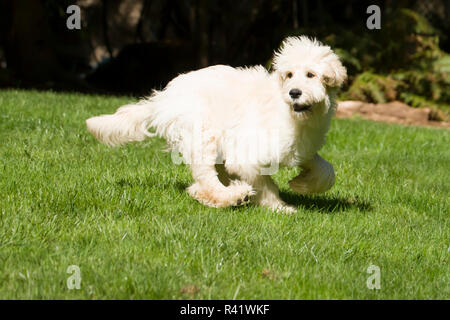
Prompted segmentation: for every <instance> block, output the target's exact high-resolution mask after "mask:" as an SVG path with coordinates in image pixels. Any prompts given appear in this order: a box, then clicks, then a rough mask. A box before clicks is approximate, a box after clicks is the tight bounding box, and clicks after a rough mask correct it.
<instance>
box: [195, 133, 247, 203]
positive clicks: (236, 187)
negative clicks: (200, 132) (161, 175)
mask: <svg viewBox="0 0 450 320" xmlns="http://www.w3.org/2000/svg"><path fill="white" fill-rule="evenodd" d="M201 151H202V159H201V160H200V161H199V159H197V161H195V159H194V163H193V164H191V170H192V176H193V178H194V180H195V182H194V184H192V185H191V186H190V187H188V188H187V192H188V193H189V195H190V196H191V197H193V198H194V199H196V200H197V201H198V202H200V203H202V204H204V205H207V206H210V207H215V208H225V207H229V206H240V205H244V204H246V203H248V202H249V201H250V197H251V196H252V195H253V194H254V191H253V188H252V186H251V185H249V184H247V183H245V182H241V181H238V180H230V178H229V176H228V175H227V174H226V172H225V171H224V168H223V166H222V168H221V167H219V168H218V169H219V173H220V174H221V175H220V179H221V180H223V182H224V183H222V182H221V180H219V173H218V172H217V170H216V166H215V165H216V164H215V162H216V156H217V152H216V147H215V143H214V139H212V138H211V139H209V140H207V141H206V142H205V141H204V143H203V144H202V149H201ZM196 162H200V163H196ZM219 166H220V165H219ZM221 170H223V171H221ZM224 184H225V185H224Z"/></svg>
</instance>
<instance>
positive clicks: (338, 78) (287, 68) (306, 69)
mask: <svg viewBox="0 0 450 320" xmlns="http://www.w3.org/2000/svg"><path fill="white" fill-rule="evenodd" d="M273 69H274V72H275V76H276V77H277V79H278V80H279V83H280V86H281V90H282V95H283V99H284V101H285V102H286V103H287V104H288V105H289V106H290V107H291V108H292V112H293V114H294V115H295V116H296V117H299V118H307V117H308V116H309V115H310V114H313V113H315V112H325V113H326V112H328V109H329V107H330V103H331V102H330V97H329V94H330V92H331V91H332V90H333V88H337V87H339V86H341V85H342V84H343V82H344V81H345V80H346V78H347V70H346V69H345V67H344V66H343V65H342V63H341V62H340V60H339V58H338V56H337V55H336V54H335V53H334V52H333V51H332V50H331V48H330V47H328V46H325V45H323V44H321V43H320V42H318V41H317V40H312V39H309V38H308V37H305V36H301V37H289V38H287V39H285V40H284V41H283V43H282V45H281V48H280V49H279V51H277V52H275V56H274V59H273ZM320 110H321V111H320Z"/></svg>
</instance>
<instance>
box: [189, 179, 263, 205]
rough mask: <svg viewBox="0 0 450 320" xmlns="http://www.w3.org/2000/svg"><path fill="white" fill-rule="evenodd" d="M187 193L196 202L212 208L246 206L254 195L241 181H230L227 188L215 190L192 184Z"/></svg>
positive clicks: (248, 186)
mask: <svg viewBox="0 0 450 320" xmlns="http://www.w3.org/2000/svg"><path fill="white" fill-rule="evenodd" d="M187 192H188V193H189V195H190V196H191V197H192V198H194V199H195V200H197V201H198V202H200V203H202V204H204V205H207V206H210V207H214V208H226V207H236V206H243V205H246V204H248V203H249V202H250V201H251V197H252V196H253V195H254V194H255V191H253V188H252V186H250V185H249V184H247V183H245V182H241V181H232V182H231V183H230V185H229V186H228V187H223V186H222V187H220V188H218V189H217V190H215V189H211V188H205V187H203V186H201V185H200V184H199V183H194V184H193V185H192V186H190V187H189V188H188V189H187Z"/></svg>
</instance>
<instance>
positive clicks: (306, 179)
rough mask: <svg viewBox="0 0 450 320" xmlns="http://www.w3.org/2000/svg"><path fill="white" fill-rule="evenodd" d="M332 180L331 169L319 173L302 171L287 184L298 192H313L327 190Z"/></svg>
mask: <svg viewBox="0 0 450 320" xmlns="http://www.w3.org/2000/svg"><path fill="white" fill-rule="evenodd" d="M334 182H335V177H334V172H333V171H328V172H323V173H322V174H321V175H313V174H311V173H306V174H303V173H302V174H300V175H299V176H297V177H295V178H294V179H292V180H291V181H289V186H290V187H291V189H292V190H294V191H296V192H297V193H300V194H314V193H322V192H325V191H328V190H329V189H330V188H331V187H332V186H333V185H334Z"/></svg>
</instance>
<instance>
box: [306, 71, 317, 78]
mask: <svg viewBox="0 0 450 320" xmlns="http://www.w3.org/2000/svg"><path fill="white" fill-rule="evenodd" d="M306 76H307V77H308V78H314V77H315V76H316V75H315V74H314V73H312V72H308V73H307V74H306Z"/></svg>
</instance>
